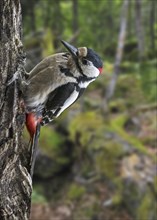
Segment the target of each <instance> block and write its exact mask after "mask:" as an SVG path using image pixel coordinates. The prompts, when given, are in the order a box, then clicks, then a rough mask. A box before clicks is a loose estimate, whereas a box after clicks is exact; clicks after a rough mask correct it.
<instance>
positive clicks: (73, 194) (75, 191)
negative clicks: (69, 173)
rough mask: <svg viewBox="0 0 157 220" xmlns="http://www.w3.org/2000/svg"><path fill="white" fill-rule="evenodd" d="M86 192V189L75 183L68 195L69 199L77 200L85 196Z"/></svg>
mask: <svg viewBox="0 0 157 220" xmlns="http://www.w3.org/2000/svg"><path fill="white" fill-rule="evenodd" d="M85 192H86V190H85V187H83V186H80V185H78V184H75V183H73V184H71V185H70V188H69V190H68V193H67V197H68V198H69V199H70V200H77V199H79V198H81V197H82V196H83V195H84V194H85Z"/></svg>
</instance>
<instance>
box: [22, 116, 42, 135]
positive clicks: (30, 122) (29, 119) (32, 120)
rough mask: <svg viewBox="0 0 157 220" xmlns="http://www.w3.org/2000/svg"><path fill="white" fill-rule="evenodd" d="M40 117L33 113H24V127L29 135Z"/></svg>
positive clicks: (32, 133)
mask: <svg viewBox="0 0 157 220" xmlns="http://www.w3.org/2000/svg"><path fill="white" fill-rule="evenodd" d="M41 120H42V118H41V117H40V118H37V117H36V115H35V114H34V113H29V114H26V127H27V130H28V132H29V134H30V136H31V137H33V135H34V134H35V132H36V126H37V123H40V122H41Z"/></svg>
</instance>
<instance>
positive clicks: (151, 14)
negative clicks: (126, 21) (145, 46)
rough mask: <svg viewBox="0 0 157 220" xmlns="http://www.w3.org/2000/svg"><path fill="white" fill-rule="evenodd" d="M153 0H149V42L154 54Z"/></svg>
mask: <svg viewBox="0 0 157 220" xmlns="http://www.w3.org/2000/svg"><path fill="white" fill-rule="evenodd" d="M155 6H156V5H155V0H151V1H150V42H151V50H152V52H153V53H152V54H154V55H155V9H156V7H155Z"/></svg>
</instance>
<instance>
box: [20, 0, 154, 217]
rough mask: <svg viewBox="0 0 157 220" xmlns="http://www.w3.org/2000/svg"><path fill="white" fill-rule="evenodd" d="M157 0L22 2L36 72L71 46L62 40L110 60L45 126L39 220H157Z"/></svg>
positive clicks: (36, 205)
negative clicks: (77, 97)
mask: <svg viewBox="0 0 157 220" xmlns="http://www.w3.org/2000/svg"><path fill="white" fill-rule="evenodd" d="M156 3H157V2H156V1H155V0H141V1H140V0H31V1H28V0H22V14H23V42H24V47H25V50H26V58H27V59H26V70H27V71H30V70H31V69H32V68H33V67H34V66H35V65H36V64H37V63H38V62H39V61H41V60H42V59H43V58H44V57H45V56H48V55H50V54H54V53H56V52H60V51H65V48H63V46H62V45H61V43H60V39H63V40H65V41H67V42H69V43H71V44H73V45H75V46H76V47H80V46H87V47H90V48H93V49H94V50H95V51H96V52H97V53H98V54H100V55H101V57H102V59H103V61H104V71H103V74H102V75H101V76H100V77H99V78H98V79H97V80H96V81H95V82H94V83H92V84H91V85H90V86H89V88H88V89H87V91H86V92H85V94H84V96H83V97H82V98H81V99H80V101H78V102H77V103H75V104H74V105H73V106H72V107H70V108H69V109H68V110H66V111H65V112H64V113H63V114H62V115H61V116H60V118H58V119H57V120H55V121H54V122H53V123H52V124H51V125H49V126H46V127H43V128H42V131H41V136H40V143H39V145H40V148H39V150H38V155H37V161H36V165H35V173H34V178H33V182H34V186H33V188H34V189H33V195H32V213H31V220H155V219H157V216H156V215H157V203H156V198H157V177H156V170H157V165H156V143H157V137H156V126H157V124H156V123H157V122H156V109H157V103H156V98H157V97H156V96H157V87H156V83H157V61H156V53H157V48H156V43H157V19H156V12H157V4H156ZM39 89H40V88H39ZM24 136H25V139H26V141H27V142H28V140H27V139H28V134H27V132H25V134H24Z"/></svg>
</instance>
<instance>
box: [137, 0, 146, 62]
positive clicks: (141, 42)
mask: <svg viewBox="0 0 157 220" xmlns="http://www.w3.org/2000/svg"><path fill="white" fill-rule="evenodd" d="M141 9H142V0H136V1H135V14H136V16H135V17H136V18H135V19H136V35H137V40H138V51H139V60H140V61H142V60H144V58H145V43H144V26H143V22H142V10H141Z"/></svg>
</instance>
